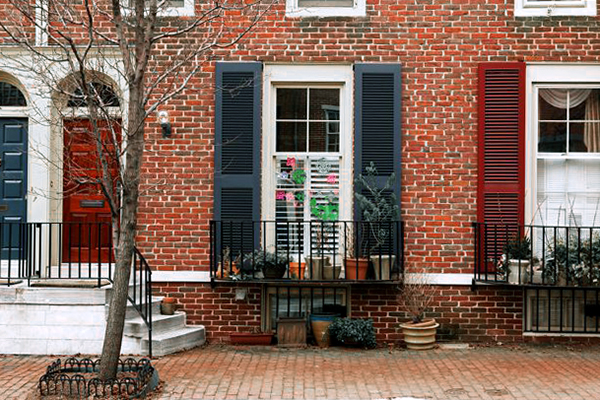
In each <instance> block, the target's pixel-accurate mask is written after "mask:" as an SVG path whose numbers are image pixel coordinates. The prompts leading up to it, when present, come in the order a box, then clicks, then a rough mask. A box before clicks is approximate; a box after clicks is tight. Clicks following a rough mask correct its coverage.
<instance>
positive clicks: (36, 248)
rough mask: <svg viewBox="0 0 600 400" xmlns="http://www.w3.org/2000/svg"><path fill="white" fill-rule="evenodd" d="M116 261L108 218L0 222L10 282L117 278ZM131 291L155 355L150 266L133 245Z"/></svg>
mask: <svg viewBox="0 0 600 400" xmlns="http://www.w3.org/2000/svg"><path fill="white" fill-rule="evenodd" d="M114 264H115V257H114V248H113V245H112V227H111V224H110V223H102V222H98V223H83V222H82V223H78V222H28V223H17V222H15V223H11V222H2V223H0V280H1V281H2V283H4V284H6V285H8V286H11V285H15V284H19V283H21V282H23V281H26V282H27V284H28V285H31V284H32V283H34V282H36V281H38V280H40V279H44V280H73V279H78V280H89V281H93V282H95V283H96V286H97V287H101V286H104V285H106V284H109V283H113V270H114ZM131 273H132V277H131V283H132V286H131V288H130V290H131V294H130V295H129V296H128V297H129V301H130V302H131V304H132V305H133V306H134V307H135V308H136V310H137V311H138V312H139V314H140V316H141V317H142V319H143V320H144V322H145V323H146V326H147V327H148V336H149V346H150V347H149V352H150V355H152V271H151V270H150V266H149V265H148V262H147V261H146V259H145V258H144V257H143V255H142V254H141V253H140V252H139V250H138V249H137V248H135V249H134V254H133V260H132V272H131Z"/></svg>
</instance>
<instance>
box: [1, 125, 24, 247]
mask: <svg viewBox="0 0 600 400" xmlns="http://www.w3.org/2000/svg"><path fill="white" fill-rule="evenodd" d="M0 174H1V175H2V182H0V222H2V229H1V230H0V235H1V238H0V244H1V245H2V254H1V257H2V259H7V258H11V259H15V258H20V257H23V256H24V255H23V254H20V252H19V248H20V245H21V243H22V238H23V234H24V232H23V229H22V228H23V227H22V226H21V223H22V222H26V220H27V200H26V194H27V119H15V118H1V119H0Z"/></svg>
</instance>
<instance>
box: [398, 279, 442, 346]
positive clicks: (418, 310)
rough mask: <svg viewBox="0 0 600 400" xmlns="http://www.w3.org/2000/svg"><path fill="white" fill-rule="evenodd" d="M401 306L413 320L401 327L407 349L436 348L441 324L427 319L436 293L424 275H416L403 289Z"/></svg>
mask: <svg viewBox="0 0 600 400" xmlns="http://www.w3.org/2000/svg"><path fill="white" fill-rule="evenodd" d="M400 293H401V294H400V295H401V301H400V303H401V305H402V307H403V309H404V311H406V313H407V314H408V315H409V316H410V318H411V320H410V321H408V322H405V323H403V324H401V325H400V327H401V328H402V332H403V333H404V341H405V342H406V347H408V348H409V349H411V350H427V349H432V348H433V347H434V346H435V335H436V333H437V328H438V326H439V324H438V323H437V322H436V321H435V319H433V318H428V319H426V318H425V317H424V316H425V312H426V311H427V310H428V309H429V307H430V306H431V303H432V302H433V295H434V294H435V291H434V289H433V287H432V286H431V285H429V283H428V282H427V280H426V278H425V276H424V275H423V274H419V275H416V277H415V278H414V279H412V281H411V282H410V283H405V284H404V285H403V286H402V287H401V292H400Z"/></svg>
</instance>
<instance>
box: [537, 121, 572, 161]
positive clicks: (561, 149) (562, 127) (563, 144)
mask: <svg viewBox="0 0 600 400" xmlns="http://www.w3.org/2000/svg"><path fill="white" fill-rule="evenodd" d="M538 151H539V152H542V153H565V152H566V151H567V124H566V123H563V122H541V123H540V131H539V142H538Z"/></svg>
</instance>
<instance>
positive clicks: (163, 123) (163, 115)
mask: <svg viewBox="0 0 600 400" xmlns="http://www.w3.org/2000/svg"><path fill="white" fill-rule="evenodd" d="M158 120H159V121H160V127H161V128H162V135H163V137H164V138H167V137H170V136H171V122H170V121H169V113H168V112H166V111H161V112H159V113H158Z"/></svg>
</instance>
